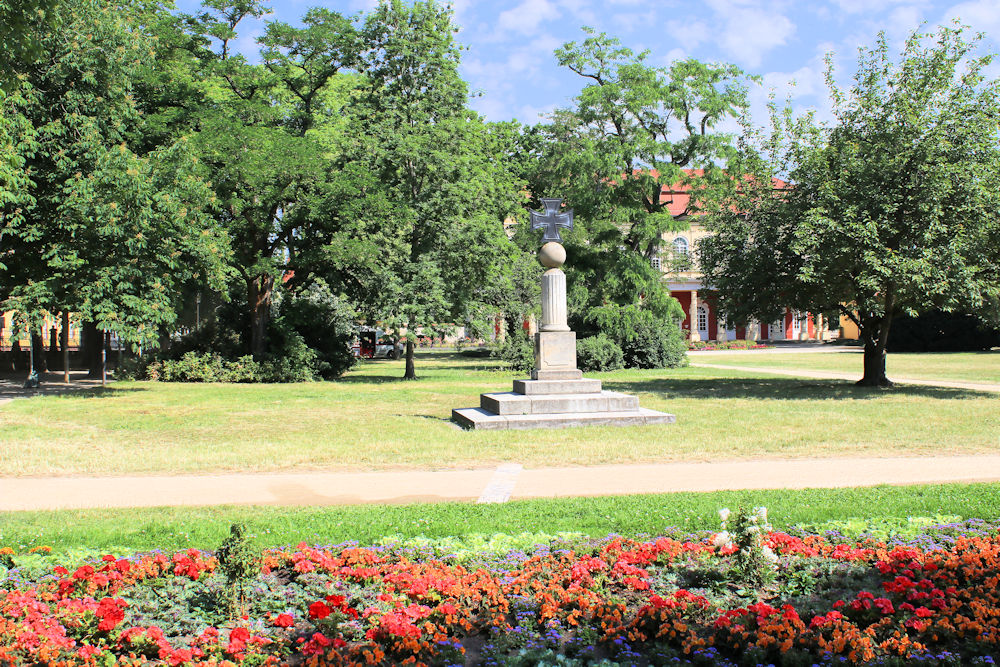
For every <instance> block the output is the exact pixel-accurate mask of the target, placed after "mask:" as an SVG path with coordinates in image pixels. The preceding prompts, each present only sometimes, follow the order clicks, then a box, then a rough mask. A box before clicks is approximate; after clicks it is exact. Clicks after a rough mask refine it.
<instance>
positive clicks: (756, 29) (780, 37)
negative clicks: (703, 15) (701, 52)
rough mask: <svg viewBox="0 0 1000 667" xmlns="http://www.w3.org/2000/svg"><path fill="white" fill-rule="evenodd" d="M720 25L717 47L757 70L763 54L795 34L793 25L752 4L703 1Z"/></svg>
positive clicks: (774, 11) (749, 1)
mask: <svg viewBox="0 0 1000 667" xmlns="http://www.w3.org/2000/svg"><path fill="white" fill-rule="evenodd" d="M706 4H708V5H709V6H710V7H711V8H712V10H713V11H714V12H715V18H716V20H717V21H718V22H719V23H720V24H721V26H720V30H719V33H718V35H717V37H716V41H717V43H718V44H719V45H720V46H721V47H722V49H723V50H724V51H725V52H726V53H727V54H728V55H729V56H731V57H732V58H734V59H735V60H737V61H738V62H740V63H741V64H743V65H746V66H748V67H757V66H758V65H760V63H761V60H763V57H764V54H765V53H767V52H768V51H770V50H771V49H773V48H775V47H778V46H781V45H782V44H785V43H786V42H787V41H788V38H789V37H791V36H792V34H793V33H794V32H795V24H794V23H792V22H791V21H790V20H789V19H788V17H786V16H784V15H783V14H781V13H780V12H778V10H777V7H774V6H772V7H763V6H762V5H761V4H760V3H759V2H755V1H753V0H707V2H706Z"/></svg>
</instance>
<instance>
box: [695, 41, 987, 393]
mask: <svg viewBox="0 0 1000 667" xmlns="http://www.w3.org/2000/svg"><path fill="white" fill-rule="evenodd" d="M980 39H981V38H980V37H979V36H976V37H973V38H972V39H967V38H966V34H965V31H964V30H963V29H962V28H961V27H942V28H939V29H938V31H937V32H936V33H935V34H920V33H914V34H912V35H911V36H910V37H909V39H908V40H907V41H906V45H905V48H904V49H903V52H902V54H901V55H900V56H899V57H898V58H894V57H893V56H892V55H891V54H890V52H889V47H888V44H887V42H886V39H885V36H884V35H879V38H878V40H877V41H876V44H875V46H874V47H873V48H864V49H862V50H861V53H860V57H859V61H858V69H857V72H856V74H855V76H854V83H853V85H851V87H850V88H849V89H847V90H844V89H841V88H839V87H838V86H837V85H835V83H834V73H833V70H832V65H828V71H827V82H828V85H829V87H830V91H831V95H832V99H833V113H834V120H833V122H832V123H831V124H830V125H825V126H820V125H817V124H816V123H815V122H814V121H813V119H812V118H811V117H809V116H805V117H799V118H795V117H793V115H792V113H791V112H790V111H789V110H788V109H785V110H784V111H782V112H778V111H777V110H775V112H774V113H773V114H772V116H773V122H772V130H771V131H770V132H769V133H765V132H755V133H748V134H747V137H746V142H745V150H744V151H742V154H741V156H740V159H738V160H734V161H733V163H732V165H731V169H732V170H733V173H734V178H733V181H732V182H733V184H734V187H733V189H732V192H731V194H730V195H729V196H728V197H725V198H722V199H721V200H720V201H719V206H718V208H717V210H716V211H714V213H713V214H712V216H711V220H712V222H711V225H710V229H711V230H712V231H714V232H715V234H714V236H712V237H711V238H709V239H707V240H705V241H703V242H702V244H701V262H702V268H703V271H704V272H705V276H706V279H707V281H708V282H709V283H710V284H712V285H713V286H714V287H716V288H717V289H718V290H719V294H720V299H721V307H722V309H723V310H724V311H725V312H726V313H727V314H729V315H731V316H733V317H734V318H735V319H737V320H746V319H747V318H750V317H756V318H757V319H760V320H761V321H770V320H772V319H774V317H775V316H776V315H777V314H778V311H777V309H778V308H779V307H780V308H784V306H791V307H793V308H798V309H800V310H809V311H812V312H824V311H830V310H838V309H839V310H840V312H842V313H844V314H845V315H846V316H847V317H849V318H851V319H852V320H854V322H855V323H856V324H857V325H858V328H859V329H860V332H861V338H862V340H863V342H864V376H863V377H862V379H861V380H860V382H859V384H862V385H866V386H888V385H890V384H891V382H890V381H889V380H888V379H887V378H886V374H885V357H886V341H887V339H888V336H889V330H890V327H891V326H892V321H893V318H894V317H895V316H897V315H899V314H901V313H907V314H916V313H920V312H923V311H925V310H928V309H934V308H937V309H942V310H954V309H959V308H966V309H970V311H971V312H981V313H984V312H986V311H988V310H992V311H993V312H994V313H995V312H996V304H997V303H998V300H1000V136H998V124H1000V82H998V81H997V80H988V79H986V78H985V71H986V68H987V66H988V65H989V64H990V63H991V62H992V61H993V55H992V54H983V53H982V52H981V49H980V48H979V42H980ZM740 175H743V176H740ZM777 177H781V178H783V179H786V180H788V181H790V185H787V186H784V185H783V183H782V181H775V180H773V179H775V178H777ZM775 184H776V185H778V186H779V187H777V188H776V187H774V185H775Z"/></svg>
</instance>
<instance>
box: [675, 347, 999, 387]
mask: <svg viewBox="0 0 1000 667" xmlns="http://www.w3.org/2000/svg"><path fill="white" fill-rule="evenodd" d="M691 361H692V363H707V364H719V365H724V366H732V367H734V368H740V367H743V368H748V367H750V368H764V367H770V368H779V369H782V370H788V369H803V370H810V371H836V372H838V373H855V374H857V376H858V377H859V378H860V377H861V376H862V375H863V373H864V368H863V367H862V362H863V355H862V351H861V349H860V348H842V349H837V350H836V351H835V352H780V351H774V352H763V353H760V352H753V353H746V352H713V353H710V354H701V355H696V356H692V357H691ZM885 369H886V375H887V376H888V377H889V378H890V379H895V378H911V379H914V380H948V381H965V382H973V383H995V384H997V385H998V386H1000V349H996V350H991V351H989V352H922V353H919V354H916V353H907V352H895V353H889V354H888V355H886V362H885Z"/></svg>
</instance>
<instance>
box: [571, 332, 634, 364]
mask: <svg viewBox="0 0 1000 667" xmlns="http://www.w3.org/2000/svg"><path fill="white" fill-rule="evenodd" d="M576 365H577V367H579V369H580V370H582V371H613V370H617V369H619V368H621V367H623V366H624V365H625V359H624V356H623V355H622V349H621V348H620V347H618V343H616V342H614V341H613V340H611V339H610V338H608V337H607V335H605V334H603V333H601V334H597V335H596V336H591V337H589V338H582V339H580V340H578V341H577V342H576Z"/></svg>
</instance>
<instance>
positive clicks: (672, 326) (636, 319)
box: [588, 304, 688, 368]
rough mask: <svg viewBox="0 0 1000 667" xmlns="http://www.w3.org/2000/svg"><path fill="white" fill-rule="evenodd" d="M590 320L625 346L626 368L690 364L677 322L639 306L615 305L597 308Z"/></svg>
mask: <svg viewBox="0 0 1000 667" xmlns="http://www.w3.org/2000/svg"><path fill="white" fill-rule="evenodd" d="M588 320H589V321H590V322H592V323H594V324H596V325H597V329H598V331H600V332H601V333H604V334H607V336H608V337H609V338H611V340H613V341H614V342H615V343H617V344H618V346H619V347H621V349H622V356H623V358H624V362H625V366H626V368H678V367H680V366H687V363H688V361H687V342H686V341H685V340H684V335H683V334H682V333H681V330H680V329H679V328H678V327H677V323H676V322H672V321H671V320H669V319H666V318H663V317H659V316H657V315H656V314H655V313H653V312H651V311H648V310H644V309H642V308H640V307H639V306H635V305H628V306H619V305H615V304H612V305H608V306H601V307H599V308H594V309H593V310H591V312H590V314H589V316H588Z"/></svg>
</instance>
